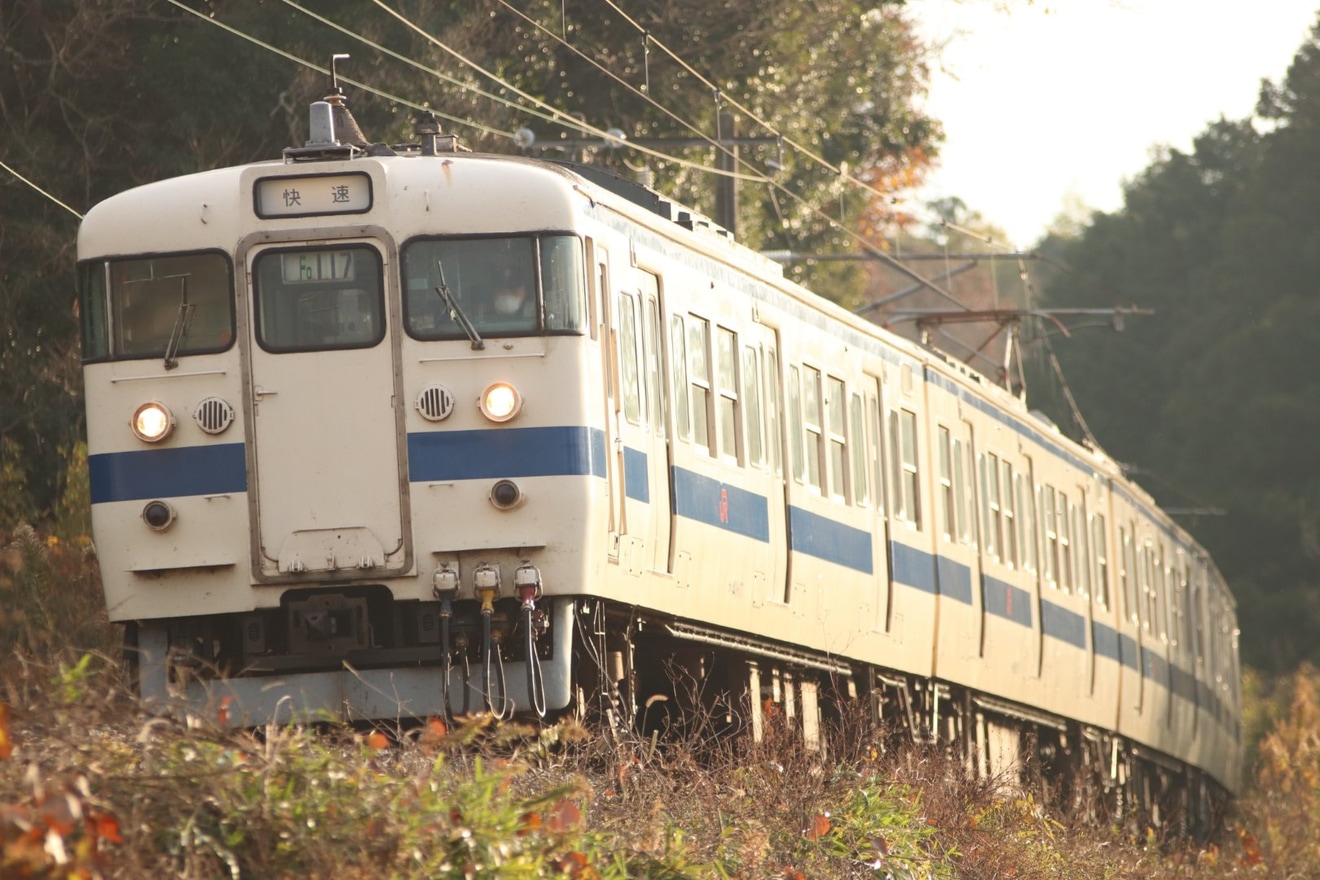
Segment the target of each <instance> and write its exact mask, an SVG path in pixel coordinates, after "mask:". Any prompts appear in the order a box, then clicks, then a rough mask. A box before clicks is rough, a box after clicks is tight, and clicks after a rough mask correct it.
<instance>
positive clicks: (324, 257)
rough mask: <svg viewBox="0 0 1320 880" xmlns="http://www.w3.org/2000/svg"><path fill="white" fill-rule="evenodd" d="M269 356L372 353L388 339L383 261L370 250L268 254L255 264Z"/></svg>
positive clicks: (261, 335)
mask: <svg viewBox="0 0 1320 880" xmlns="http://www.w3.org/2000/svg"><path fill="white" fill-rule="evenodd" d="M253 278H254V286H255V291H254V299H255V308H256V314H257V342H258V343H259V344H260V345H261V347H262V348H264V349H265V350H267V351H272V352H295V351H324V350H328V349H345V348H369V347H371V346H373V345H376V344H377V343H379V342H380V341H381V340H382V339H384V338H385V301H384V296H383V295H382V284H381V260H380V255H379V254H378V253H376V251H375V250H374V249H373V248H370V247H367V246H366V245H339V246H337V247H334V248H296V249H288V250H274V251H264V252H262V253H261V254H259V255H258V256H257V259H256V262H255V263H254V264H253Z"/></svg>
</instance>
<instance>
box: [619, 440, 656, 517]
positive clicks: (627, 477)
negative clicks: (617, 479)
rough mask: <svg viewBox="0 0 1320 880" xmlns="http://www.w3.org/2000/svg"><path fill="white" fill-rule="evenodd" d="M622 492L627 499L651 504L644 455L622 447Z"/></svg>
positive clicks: (649, 484) (648, 478) (649, 483)
mask: <svg viewBox="0 0 1320 880" xmlns="http://www.w3.org/2000/svg"><path fill="white" fill-rule="evenodd" d="M623 492H624V494H625V495H627V496H628V497H629V498H632V499H635V500H637V501H640V502H642V503H643V504H650V503H651V478H650V475H649V474H647V472H646V453H645V452H639V451H638V450H636V449H630V448H628V447H627V446H625V447H623Z"/></svg>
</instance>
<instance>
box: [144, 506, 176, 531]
mask: <svg viewBox="0 0 1320 880" xmlns="http://www.w3.org/2000/svg"><path fill="white" fill-rule="evenodd" d="M174 517H175V513H174V508H173V507H170V506H169V505H168V504H166V503H165V502H164V501H148V502H147V504H146V506H145V507H143V508H142V521H143V522H144V523H146V524H147V525H148V526H150V527H151V528H153V529H155V530H156V531H158V532H163V531H165V530H166V529H168V528H169V527H170V526H172V525H174Z"/></svg>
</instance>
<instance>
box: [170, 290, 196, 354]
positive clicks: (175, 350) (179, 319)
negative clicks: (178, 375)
mask: <svg viewBox="0 0 1320 880" xmlns="http://www.w3.org/2000/svg"><path fill="white" fill-rule="evenodd" d="M179 287H180V299H179V314H178V315H177V316H176V317H175V318H174V329H173V330H171V331H170V342H169V345H167V346H165V369H167V370H172V369H174V368H175V367H177V366H178V365H179V345H180V343H182V342H183V337H185V336H187V335H188V328H189V327H191V326H192V315H193V309H195V308H197V306H196V305H194V304H193V303H190V302H188V276H187V275H184V276H182V277H181V278H180V279H179Z"/></svg>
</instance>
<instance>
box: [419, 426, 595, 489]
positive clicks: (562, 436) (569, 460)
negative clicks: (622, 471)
mask: <svg viewBox="0 0 1320 880" xmlns="http://www.w3.org/2000/svg"><path fill="white" fill-rule="evenodd" d="M588 475H590V476H594V477H603V476H605V437H604V434H602V433H601V431H599V430H597V429H595V428H584V427H560V428H491V429H486V430H481V431H428V432H423V433H413V434H409V435H408V479H409V480H410V481H412V482H414V483H417V482H425V481H435V480H482V479H498V478H501V477H564V476H578V477H581V476H588Z"/></svg>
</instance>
